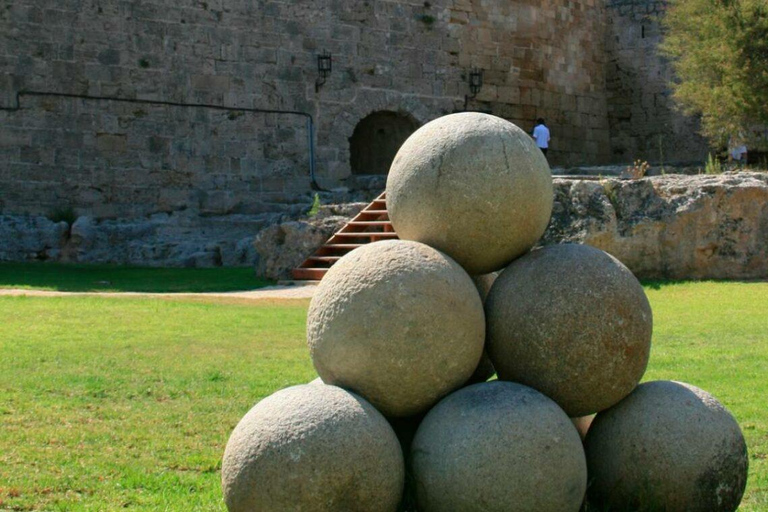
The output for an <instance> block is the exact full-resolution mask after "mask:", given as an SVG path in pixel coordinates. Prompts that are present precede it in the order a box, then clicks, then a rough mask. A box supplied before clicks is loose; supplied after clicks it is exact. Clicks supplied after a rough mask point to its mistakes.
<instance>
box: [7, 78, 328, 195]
mask: <svg viewBox="0 0 768 512" xmlns="http://www.w3.org/2000/svg"><path fill="white" fill-rule="evenodd" d="M22 96H38V97H54V98H72V99H82V100H90V101H116V102H121V103H135V104H142V105H164V106H170V107H192V108H208V109H212V110H223V111H227V112H249V113H256V114H283V115H296V116H302V117H304V118H306V120H307V149H308V152H309V179H310V186H311V187H312V189H313V190H319V191H324V189H323V188H322V187H320V185H318V183H317V180H316V178H315V121H314V119H313V118H312V114H309V113H308V112H301V111H298V110H277V109H265V108H248V107H227V106H223V105H214V104H210V103H184V102H179V101H164V100H149V99H138V98H119V97H111V96H92V95H88V94H70V93H64V92H48V91H25V90H21V91H17V92H16V105H14V106H11V107H2V106H0V110H2V111H7V112H17V111H19V110H21V98H22Z"/></svg>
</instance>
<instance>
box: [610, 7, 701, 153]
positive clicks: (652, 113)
mask: <svg viewBox="0 0 768 512" xmlns="http://www.w3.org/2000/svg"><path fill="white" fill-rule="evenodd" d="M666 6H667V3H666V2H665V1H664V0H607V2H606V6H605V8H606V21H607V23H606V45H605V46H606V65H605V79H606V94H607V104H608V122H609V126H610V132H611V136H610V147H611V160H612V161H615V162H628V161H633V160H635V159H642V160H647V161H649V162H654V163H658V164H661V165H663V164H664V163H670V162H674V163H684V162H686V163H687V162H700V161H701V160H702V159H703V157H704V156H705V155H706V154H707V144H706V141H705V140H704V139H703V138H702V137H700V136H698V135H697V132H698V129H699V126H698V121H697V119H694V118H691V117H686V116H683V115H681V114H680V113H679V112H677V111H676V110H675V108H674V105H673V103H672V98H671V97H670V89H669V87H668V85H667V84H669V83H670V81H672V80H673V79H674V75H673V73H672V68H671V66H670V65H669V63H668V62H667V61H666V60H665V59H664V58H663V57H661V56H659V54H658V52H657V48H658V45H659V43H661V40H662V28H661V26H660V20H661V17H662V16H663V15H664V12H665V10H666Z"/></svg>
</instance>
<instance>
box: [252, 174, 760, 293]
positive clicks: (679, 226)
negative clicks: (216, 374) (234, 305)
mask: <svg viewBox="0 0 768 512" xmlns="http://www.w3.org/2000/svg"><path fill="white" fill-rule="evenodd" d="M554 184H555V187H554V188H555V203H554V207H553V212H552V220H551V221H550V225H549V227H548V228H547V231H546V233H545V234H544V237H543V238H542V241H541V243H542V244H543V245H547V244H554V243H568V242H572V243H585V244H589V245H593V246H595V247H599V248H600V249H603V250H605V251H607V252H609V253H611V254H613V255H614V256H616V257H617V258H619V259H620V260H621V261H622V262H624V264H625V265H627V266H628V267H629V268H630V269H631V270H632V271H633V272H634V273H635V274H636V275H637V276H638V277H640V278H645V279H761V278H767V277H768V174H766V173H746V172H744V173H726V174H722V175H716V176H709V175H696V176H682V175H665V176H657V177H652V178H644V179H640V180H621V179H615V178H607V179H601V180H582V179H570V178H556V179H555V182H554ZM349 216H351V214H350V215H349ZM347 218H348V217H345V216H344V215H343V214H342V215H341V216H339V214H338V212H337V214H336V215H329V217H324V216H319V217H318V218H315V219H304V220H298V221H292V222H289V223H284V224H281V225H276V226H273V227H271V228H269V229H267V230H264V231H262V232H261V233H260V234H259V235H258V237H257V242H256V248H257V249H256V250H257V252H258V253H259V254H260V257H259V259H258V261H259V262H260V263H259V265H258V267H257V272H258V273H259V274H261V275H264V276H267V277H270V278H273V279H288V278H290V269H291V268H293V267H295V266H297V265H299V264H300V263H301V262H302V261H303V260H304V258H306V257H307V256H308V255H309V254H311V253H312V252H313V251H314V250H315V249H316V248H317V247H318V246H320V245H321V244H322V243H323V241H324V240H325V239H326V238H327V237H328V236H330V234H331V233H333V231H335V230H336V229H338V228H339V227H341V226H342V225H343V224H344V221H345V219H347Z"/></svg>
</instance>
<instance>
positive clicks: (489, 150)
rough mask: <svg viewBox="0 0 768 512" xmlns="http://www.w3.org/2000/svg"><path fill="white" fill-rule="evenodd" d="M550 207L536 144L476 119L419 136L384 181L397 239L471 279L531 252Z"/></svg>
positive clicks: (510, 127) (463, 116)
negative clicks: (432, 253) (444, 258)
mask: <svg viewBox="0 0 768 512" xmlns="http://www.w3.org/2000/svg"><path fill="white" fill-rule="evenodd" d="M552 202H553V192H552V175H551V174H550V171H549V165H548V164H547V160H546V158H544V155H543V154H542V153H541V151H540V150H539V149H538V148H537V147H536V144H535V143H534V142H533V139H531V137H530V136H528V134H526V133H525V132H524V131H523V130H521V129H520V128H518V127H517V126H515V125H514V124H512V123H510V122H509V121H505V120H504V119H501V118H498V117H494V116H491V115H488V114H481V113H477V112H464V113H460V114H451V115H448V116H445V117H441V118H439V119H436V120H434V121H432V122H430V123H427V124H426V125H424V126H422V127H421V128H419V129H418V130H416V132H414V133H413V135H411V136H410V137H409V138H408V139H407V140H406V141H405V143H404V144H403V145H402V147H401V148H400V150H399V151H398V152H397V155H396V156H395V159H394V161H393V162H392V167H391V169H390V171H389V176H388V177H387V210H388V211H389V217H390V219H391V220H392V225H393V226H394V228H395V231H397V234H398V236H399V237H400V238H401V239H404V240H416V241H418V242H423V243H425V244H428V245H430V246H432V247H434V248H436V249H439V250H441V251H443V252H445V253H446V254H448V255H449V256H450V257H452V258H453V259H455V260H456V261H457V262H458V263H459V264H461V265H462V266H463V267H464V268H465V269H467V272H469V273H470V274H473V275H475V274H484V273H486V272H491V271H493V270H498V269H500V268H502V267H503V266H504V265H506V264H507V263H509V262H510V261H512V260H513V259H514V258H516V257H518V256H520V255H521V254H523V253H525V252H526V251H527V250H529V249H530V248H531V247H533V245H534V244H535V243H536V241H537V240H538V239H539V238H540V237H541V235H542V234H543V233H544V230H545V229H546V227H547V224H548V223H549V217H550V215H551V213H552Z"/></svg>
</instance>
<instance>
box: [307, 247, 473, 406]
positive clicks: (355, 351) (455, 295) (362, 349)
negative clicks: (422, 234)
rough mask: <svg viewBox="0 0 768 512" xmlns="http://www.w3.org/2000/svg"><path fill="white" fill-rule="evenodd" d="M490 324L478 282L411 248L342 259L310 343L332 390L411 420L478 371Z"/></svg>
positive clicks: (319, 297)
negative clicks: (349, 393) (337, 388)
mask: <svg viewBox="0 0 768 512" xmlns="http://www.w3.org/2000/svg"><path fill="white" fill-rule="evenodd" d="M484 339H485V316H484V313H483V305H482V302H481V301H480V296H479V295H478V293H477V290H476V289H475V286H474V284H473V283H472V279H471V278H470V277H469V275H467V273H466V272H465V271H464V270H463V269H462V268H461V267H460V266H459V265H458V264H457V263H456V262H455V261H453V260H452V259H451V258H449V257H447V256H446V255H444V254H443V253H441V252H439V251H436V250H435V249H433V248H431V247H429V246H427V245H424V244H421V243H418V242H407V241H402V240H392V241H385V242H376V243H372V244H368V245H365V246H363V247H360V248H358V249H355V250H354V251H352V252H350V253H349V254H347V255H345V256H344V257H342V258H341V259H340V260H339V261H338V262H336V264H335V265H334V266H333V267H331V269H330V270H329V271H328V273H327V274H326V275H325V277H324V278H323V280H322V281H321V282H320V285H319V286H318V287H317V291H316V292H315V295H314V297H313V298H312V302H311V303H310V306H309V313H308V317H307V340H308V343H309V349H310V354H311V356H312V362H313V363H314V366H315V369H316V370H317V373H318V375H320V377H321V378H322V380H323V382H325V383H327V384H334V385H337V386H341V387H343V388H346V389H350V390H352V391H354V392H356V393H358V394H360V395H361V396H363V397H364V398H365V399H367V400H368V401H370V402H371V403H372V404H373V405H374V406H375V407H376V408H377V409H378V410H379V411H381V412H382V413H383V414H384V415H386V416H412V415H415V414H418V413H420V412H422V411H425V410H426V409H428V408H429V407H431V406H432V405H433V404H434V403H436V402H437V401H438V400H439V399H440V398H442V397H443V396H445V395H446V394H448V393H450V392H451V391H452V390H454V389H456V388H458V387H459V386H461V385H462V384H464V383H465V382H466V381H467V379H469V377H470V375H472V373H473V372H474V370H475V368H476V367H477V364H478V361H479V360H480V355H481V353H482V351H483V344H484Z"/></svg>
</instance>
